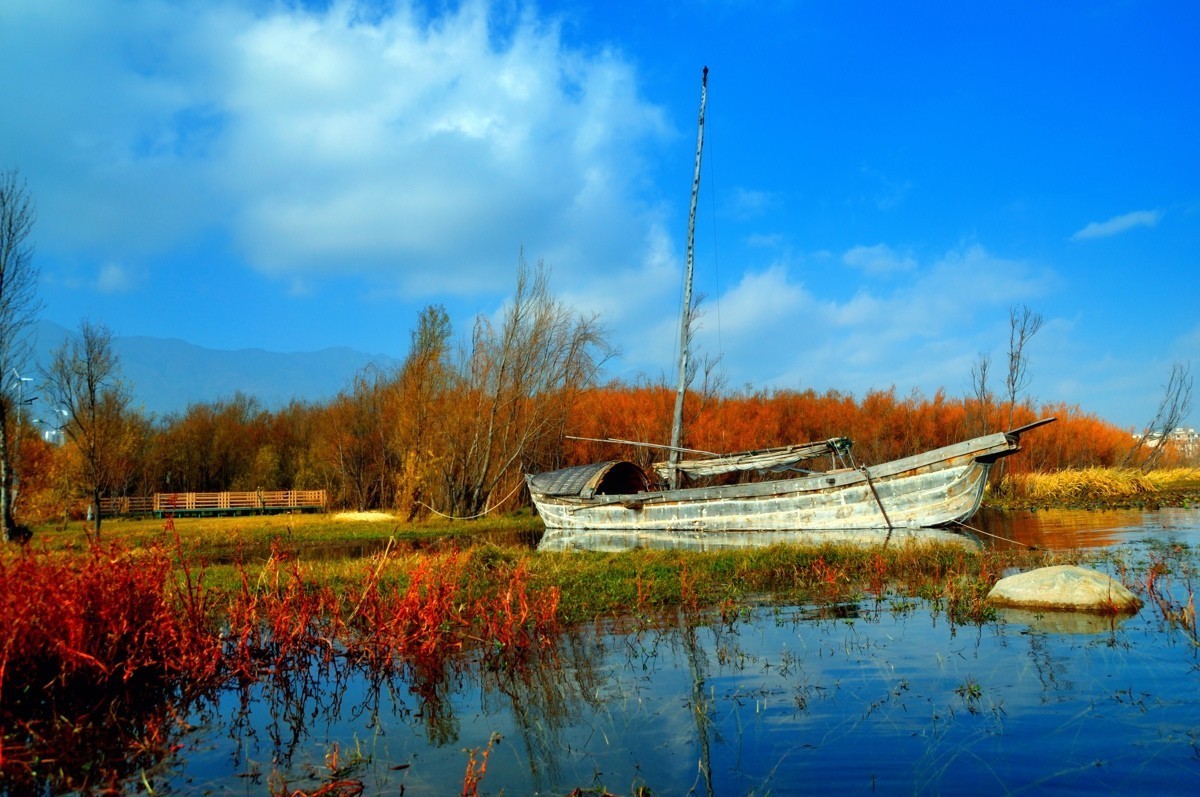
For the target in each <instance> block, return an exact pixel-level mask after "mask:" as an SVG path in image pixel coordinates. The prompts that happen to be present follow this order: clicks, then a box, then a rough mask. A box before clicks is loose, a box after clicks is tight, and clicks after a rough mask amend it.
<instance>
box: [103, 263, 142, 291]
mask: <svg viewBox="0 0 1200 797" xmlns="http://www.w3.org/2000/svg"><path fill="white" fill-rule="evenodd" d="M136 283H137V279H136V278H135V277H134V275H133V274H131V273H130V271H129V269H128V268H126V267H125V266H123V265H122V264H120V263H113V262H109V263H105V264H104V265H103V266H102V267H101V268H100V274H99V276H98V277H97V278H96V290H98V291H99V292H100V293H126V292H128V291H130V290H132V289H133V287H134V286H135V285H136Z"/></svg>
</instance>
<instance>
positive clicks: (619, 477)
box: [525, 460, 650, 498]
mask: <svg viewBox="0 0 1200 797" xmlns="http://www.w3.org/2000/svg"><path fill="white" fill-rule="evenodd" d="M525 479H526V483H527V484H528V485H529V490H530V492H535V493H540V494H541V495H559V496H567V495H570V496H579V497H580V498H591V497H592V496H595V495H633V494H634V493H642V492H646V491H648V490H649V489H650V478H649V477H648V476H646V472H645V471H644V470H642V469H641V468H640V467H638V466H637V465H635V464H633V463H632V462H626V461H625V460H611V461H609V462H596V463H593V464H591V465H576V466H575V467H573V468H563V469H562V470H553V471H550V472H549V473H538V474H536V475H532V476H526V477H525Z"/></svg>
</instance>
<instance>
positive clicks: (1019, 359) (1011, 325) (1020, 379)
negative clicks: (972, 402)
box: [1004, 305, 1044, 429]
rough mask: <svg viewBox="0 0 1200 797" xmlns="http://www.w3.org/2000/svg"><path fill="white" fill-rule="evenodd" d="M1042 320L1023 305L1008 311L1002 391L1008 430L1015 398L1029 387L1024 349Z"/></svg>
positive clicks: (1011, 425)
mask: <svg viewBox="0 0 1200 797" xmlns="http://www.w3.org/2000/svg"><path fill="white" fill-rule="evenodd" d="M1043 324H1044V319H1043V318H1042V316H1041V314H1040V313H1035V312H1033V311H1032V310H1030V309H1029V308H1028V307H1026V306H1025V305H1021V306H1020V307H1019V308H1018V307H1016V306H1015V305H1014V306H1013V307H1010V308H1009V310H1008V376H1007V377H1005V380H1004V389H1005V393H1006V396H1007V399H1008V428H1009V429H1011V428H1013V415H1014V414H1015V412H1016V409H1017V396H1018V395H1020V394H1021V392H1022V391H1024V390H1025V388H1027V387H1029V376H1028V374H1027V373H1026V372H1027V370H1028V368H1029V358H1028V356H1027V355H1026V352H1025V347H1026V345H1028V343H1029V340H1030V338H1032V337H1033V336H1034V335H1036V334H1037V333H1038V330H1040V329H1041V328H1042V325H1043Z"/></svg>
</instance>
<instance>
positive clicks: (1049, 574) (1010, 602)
mask: <svg viewBox="0 0 1200 797" xmlns="http://www.w3.org/2000/svg"><path fill="white" fill-rule="evenodd" d="M988 601H989V602H990V603H993V604H995V605H997V606H1016V607H1022V608H1033V609H1065V610H1069V611H1092V612H1113V613H1129V612H1136V611H1137V610H1138V608H1139V607H1141V605H1142V602H1141V601H1140V600H1138V598H1137V596H1136V595H1134V594H1133V593H1132V592H1130V591H1129V590H1127V589H1126V588H1125V587H1124V585H1122V584H1121V583H1120V582H1118V581H1115V580H1114V579H1112V578H1110V577H1109V576H1106V575H1105V574H1104V573H1099V572H1097V571H1095V570H1088V569H1087V568H1084V567H1078V566H1076V565H1057V566H1055V567H1040V568H1038V569H1037V570H1030V571H1029V572H1027V573H1018V574H1017V575H1015V576H1009V577H1008V578H1002V579H1000V580H999V581H997V582H996V586H994V587H992V591H991V592H989V593H988Z"/></svg>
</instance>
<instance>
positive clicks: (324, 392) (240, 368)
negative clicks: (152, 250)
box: [27, 321, 399, 417]
mask: <svg viewBox="0 0 1200 797" xmlns="http://www.w3.org/2000/svg"><path fill="white" fill-rule="evenodd" d="M73 334H75V333H74V332H73V331H72V330H68V329H66V328H64V327H61V326H59V325H58V324H54V323H52V322H49V321H39V322H38V323H37V325H36V328H35V330H34V334H33V337H34V339H35V343H34V352H33V360H34V362H32V363H30V367H29V369H28V370H29V371H30V373H29V374H27V376H30V377H32V378H33V380H34V381H33V384H35V385H36V384H38V383H40V382H41V377H40V374H39V372H38V368H40V367H42V366H45V365H47V364H49V362H50V359H51V357H52V355H53V352H54V351H55V350H56V349H57V348H59V347H60V346H62V344H63V342H64V341H65V340H67V338H68V337H69V336H71V335H73ZM113 350H114V351H115V352H116V354H117V357H118V358H119V359H120V365H121V376H122V378H124V379H125V380H126V381H127V382H128V383H129V384H130V385H131V386H132V392H133V403H134V406H140V407H142V408H143V410H144V411H145V412H147V413H152V414H154V415H156V416H159V417H162V416H164V415H168V414H170V413H176V412H183V411H184V410H186V409H187V408H188V405H190V404H197V403H211V402H215V401H217V400H219V399H227V398H229V397H231V396H233V394H234V393H236V392H238V391H241V392H242V393H244V394H246V395H247V396H253V397H254V398H256V399H258V400H259V402H260V403H261V404H262V405H263V406H264V407H265V408H267V409H272V410H273V409H278V408H279V407H282V406H284V405H286V404H287V403H288V402H290V401H292V400H293V399H299V400H303V401H313V402H321V401H326V400H328V399H331V398H333V397H334V396H335V395H337V393H338V392H339V391H341V390H343V389H346V388H348V387H349V386H350V383H351V380H352V379H353V378H354V375H355V374H356V373H358V372H359V371H360V370H362V369H363V368H365V367H366V366H368V365H375V366H377V367H380V368H385V369H386V368H394V367H396V366H397V365H399V360H397V359H396V358H394V357H389V356H387V355H383V354H367V353H365V352H360V351H355V350H354V349H351V348H347V347H344V346H340V347H336V348H331V349H322V350H321V351H312V352H287V353H284V352H272V351H265V350H263V349H238V350H236V351H223V350H220V349H206V348H204V347H203V346H197V345H195V344H192V343H187V342H186V341H182V340H176V339H168V338H150V337H118V338H114V340H113ZM31 390H34V392H36V388H31ZM34 412H35V413H36V412H37V410H36V409H35V410H34Z"/></svg>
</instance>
